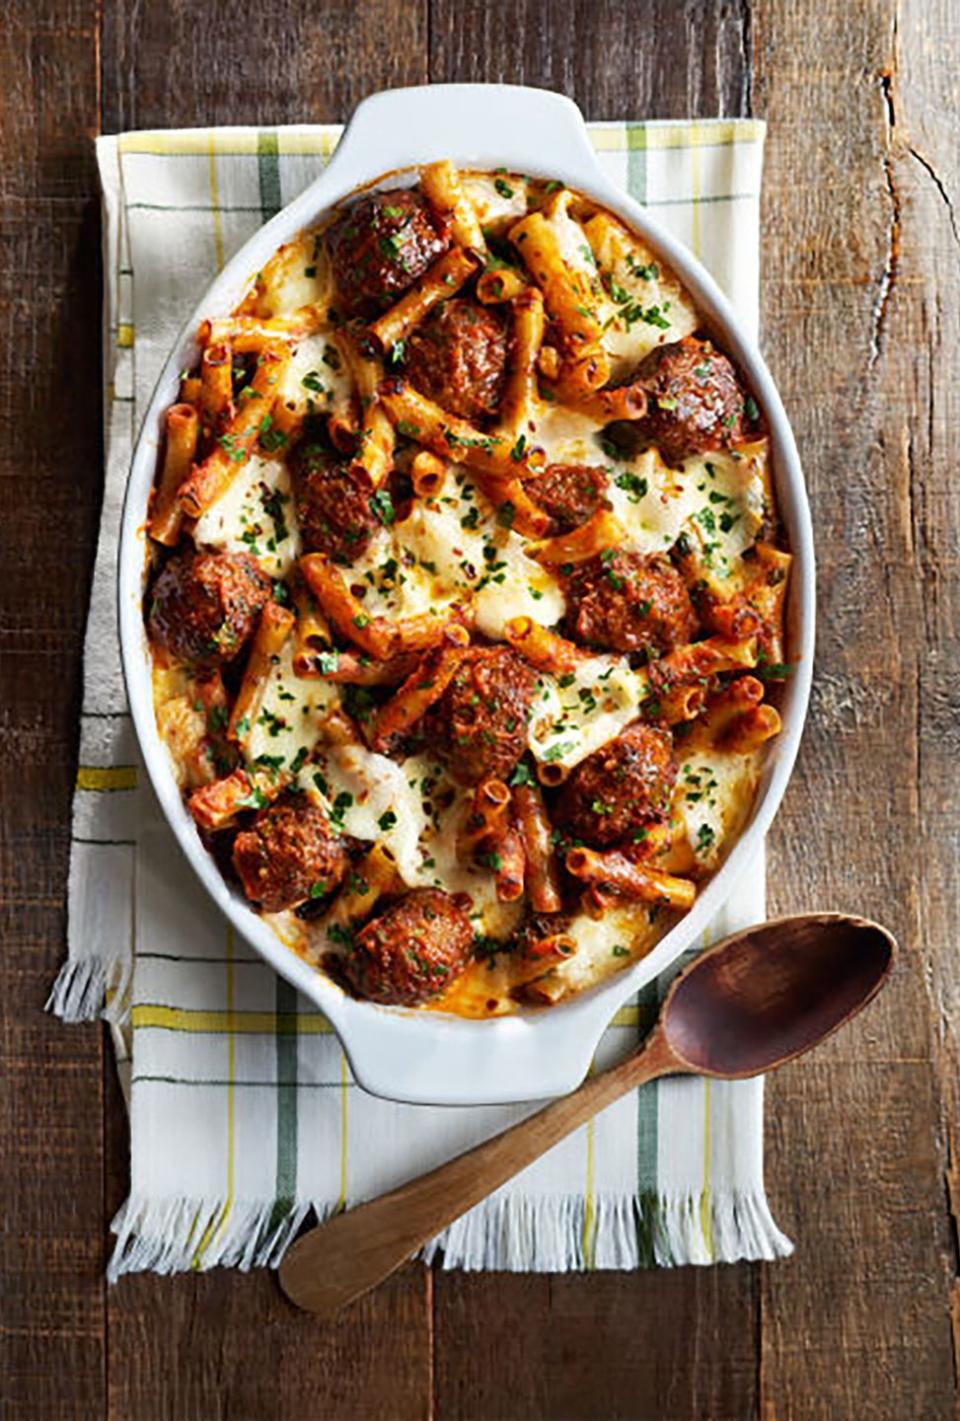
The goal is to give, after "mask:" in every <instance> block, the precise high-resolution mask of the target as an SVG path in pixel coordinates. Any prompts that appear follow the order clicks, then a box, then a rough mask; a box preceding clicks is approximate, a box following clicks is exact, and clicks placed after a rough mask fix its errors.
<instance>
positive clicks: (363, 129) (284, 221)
mask: <svg viewBox="0 0 960 1421" xmlns="http://www.w3.org/2000/svg"><path fill="white" fill-rule="evenodd" d="M439 158H451V159H452V160H453V161H454V162H456V163H458V164H462V165H465V166H469V167H474V168H486V169H488V170H489V169H493V168H497V167H506V168H508V169H510V170H511V171H516V172H524V173H529V174H531V175H534V176H546V177H550V178H559V179H560V180H561V181H563V182H564V183H566V184H568V185H569V186H571V187H573V188H578V189H580V190H581V191H582V192H584V193H585V194H587V195H589V196H590V197H593V198H595V199H597V201H599V202H601V203H603V204H604V205H605V206H606V207H608V208H609V209H610V210H611V211H612V212H614V213H617V214H618V215H619V216H620V217H622V218H623V219H624V221H626V222H627V223H629V224H630V225H631V226H632V227H634V228H635V229H636V230H637V231H638V232H639V233H640V234H641V236H642V237H643V238H644V240H645V241H646V242H647V243H648V244H649V245H650V246H651V247H652V248H653V249H654V250H655V251H657V252H658V253H659V254H661V255H662V256H663V257H664V259H665V260H666V261H667V262H668V263H669V265H670V266H672V267H673V269H674V271H675V272H676V273H677V275H678V276H679V277H680V279H681V280H682V281H683V282H684V284H685V285H686V287H687V289H688V290H689V291H690V293H691V295H692V297H693V299H694V301H695V302H696V303H697V305H698V306H699V308H700V310H701V311H702V312H703V314H704V316H705V317H706V321H707V324H708V325H709V326H710V327H712V329H713V331H714V333H715V334H716V335H717V337H718V338H719V340H720V342H721V343H722V345H723V346H724V347H725V348H726V349H727V350H728V351H729V352H730V353H731V354H732V355H733V357H734V358H735V359H736V360H737V361H738V362H739V364H740V365H741V367H742V368H743V369H744V371H745V372H746V374H747V376H748V378H749V381H750V383H751V385H752V386H753V390H754V392H755V394H756V395H757V397H758V399H759V402H760V405H761V407H762V409H763V410H764V412H765V414H766V417H767V420H768V422H769V427H770V435H771V440H772V448H773V466H774V471H775V480H776V489H777V497H778V499H779V505H780V510H781V514H782V518H783V521H784V524H785V526H786V529H787V535H788V538H789V542H790V547H791V550H792V552H793V553H794V555H795V566H794V571H793V573H792V576H791V585H790V594H789V602H788V648H789V657H790V660H791V661H792V662H795V663H796V670H795V673H794V675H793V676H792V678H791V680H790V681H789V683H788V685H787V689H786V694H785V700H784V704H783V707H782V714H783V731H782V734H781V735H780V736H778V737H777V739H776V740H775V741H773V742H772V748H771V750H770V753H769V756H768V759H767V762H766V766H765V770H764V774H763V778H762V781H761V784H760V788H759V791H758V794H757V799H756V803H755V805H754V808H753V812H752V815H751V817H750V821H749V823H748V824H747V826H746V828H745V829H744V832H743V834H742V835H741V837H740V839H739V841H738V842H737V844H736V845H735V847H734V849H733V851H732V852H731V854H730V857H729V858H728V860H727V862H726V863H725V864H724V866H723V867H722V868H721V869H720V871H719V872H718V873H717V874H716V876H715V877H714V878H713V880H712V881H711V882H710V883H709V884H708V885H707V887H706V888H705V889H704V891H703V893H702V894H701V896H700V897H699V898H698V900H697V902H696V904H695V905H694V907H693V909H692V910H691V912H690V913H688V914H687V916H686V917H685V918H683V919H682V920H681V921H680V922H679V923H678V924H677V926H676V927H674V928H673V930H672V931H671V932H670V933H668V934H667V935H666V936H665V937H664V938H663V939H662V941H661V942H660V943H658V944H657V946H656V948H655V949H654V950H653V952H651V953H650V955H649V956H647V957H646V958H644V959H642V960H641V961H640V962H638V963H637V964H636V965H635V966H634V967H632V968H631V969H628V970H626V971H624V972H622V973H621V974H619V975H618V976H615V977H612V978H609V979H608V980H606V981H605V982H603V983H602V984H601V985H600V986H598V987H596V988H593V989H592V990H590V991H587V992H584V993H583V994H581V995H580V996H577V997H574V998H572V999H571V1000H570V1001H568V1002H563V1003H560V1004H558V1005H557V1006H555V1007H552V1008H550V1009H546V1010H544V1009H540V1010H533V1011H529V1012H526V1013H522V1014H520V1015H516V1016H511V1017H501V1018H496V1019H493V1020H490V1021H471V1020H466V1019H462V1018H458V1017H453V1016H450V1015H443V1014H439V1013H436V1012H423V1011H413V1010H406V1009H400V1008H392V1007H381V1006H376V1005H374V1004H372V1003H370V1002H364V1001H356V1000H354V999H352V998H350V997H348V996H346V995H345V994H344V993H343V992H342V991H341V990H340V989H339V988H338V987H337V986H335V985H334V984H333V983H332V982H331V981H330V980H329V979H328V978H327V977H325V976H324V975H323V974H322V973H320V972H318V971H315V970H314V969H313V968H312V967H310V966H309V965H308V964H307V963H306V962H304V961H302V960H301V959H300V958H298V957H297V956H296V955H295V954H294V953H292V952H291V951H290V950H289V949H287V948H286V947H284V946H283V944H282V943H281V942H280V941H279V940H278V939H277V938H276V937H275V936H274V935H273V933H272V932H271V931H270V929H269V928H268V927H267V926H266V924H265V923H263V922H262V921H261V919H260V918H259V917H258V916H257V915H256V914H255V913H254V912H252V911H251V909H250V908H249V907H248V906H247V903H246V901H245V899H243V898H242V897H241V896H240V895H239V893H237V892H236V891H234V890H232V889H231V888H230V887H229V886H228V885H227V884H226V883H225V882H224V880H223V878H222V877H221V874H220V871H219V869H218V868H217V866H216V864H215V863H214V861H213V859H212V857H211V856H210V854H209V853H208V852H207V850H206V849H205V848H204V846H203V844H202V843H201V840H200V838H199V835H198V833H197V831H196V828H195V827H194V824H193V821H192V819H191V817H190V815H189V814H188V812H187V810H186V809H185V807H184V805H183V803H182V800H181V798H180V793H179V790H178V788H177V785H176V783H175V781H174V777H173V774H172V771H171V765H170V760H169V757H168V754H167V751H166V749H165V747H164V745H163V744H162V742H161V740H160V737H159V735H158V733H157V728H156V723H155V720H154V712H153V703H152V697H151V681H150V659H149V650H148V646H147V640H146V636H145V632H144V623H143V615H142V609H141V602H142V595H143V580H144V566H145V548H144V537H145V533H144V528H143V525H144V519H145V511H146V507H147V500H148V496H149V492H150V489H151V486H152V483H153V479H154V475H155V470H156V460H157V454H158V448H159V443H160V437H161V418H162V414H163V411H164V410H165V409H166V407H167V406H168V405H170V404H172V403H173V402H174V401H175V400H176V399H177V398H178V388H179V372H180V371H181V370H182V369H184V368H185V367H186V366H189V365H190V364H192V362H193V360H194V358H195V355H196V341H195V336H196V330H197V326H198V323H199V322H200V320H201V319H202V318H205V317H214V316H219V315H225V314H227V313H228V312H229V311H230V310H231V309H232V308H233V307H234V306H235V305H236V304H237V302H238V301H239V300H240V298H241V296H242V294H243V292H244V289H245V287H246V286H247V283H248V281H249V279H250V277H251V275H252V274H253V273H254V272H256V271H257V270H258V269H259V268H260V267H261V266H262V265H263V264H264V262H265V261H266V259H267V258H268V257H269V256H270V254H271V253H272V252H273V251H274V250H275V248H276V247H278V246H279V245H280V243H281V242H285V241H288V240H289V239H290V238H291V237H292V236H293V235H294V234H295V233H296V232H298V231H300V230H301V229H302V228H304V227H306V226H309V225H311V224H313V223H315V222H316V221H317V220H318V219H319V218H320V217H321V215H322V214H323V213H324V212H326V210H327V209H329V208H330V207H331V206H332V205H333V204H335V203H337V202H339V201H341V200H342V199H343V198H344V197H346V196H347V195H348V194H349V193H350V192H351V191H352V190H353V189H355V188H358V187H362V186H364V185H368V184H371V183H372V182H374V180H376V179H377V178H379V177H380V176H381V175H383V174H387V173H393V172H394V171H395V170H396V169H404V168H412V167H416V166H417V165H419V164H422V163H425V162H430V161H432V160H435V159H439ZM119 618H120V641H121V650H122V656H123V666H124V673H125V676H126V683H127V690H128V694H129V698H130V708H131V711H132V714H133V719H134V723H135V725H136V729H137V734H138V736H139V740H140V746H141V749H142V752H143V757H144V761H145V764H146V767H147V771H148V773H149V775H150V778H151V781H152V783H153V786H154V789H155V790H156V793H157V797H158V799H159V801H160V804H161V806H162V808H163V812H164V814H165V815H166V818H167V820H168V822H169V824H170V827H171V828H172V830H173V832H174V834H175V836H176V838H177V839H178V841H179V843H180V846H181V847H182V849H183V851H184V853H185V854H186V855H187V857H188V859H189V860H190V862H191V864H192V865H193V867H194V869H195V870H196V872H197V874H198V875H199V877H200V879H201V881H202V882H203V884H204V887H205V888H206V889H207V891H208V893H209V894H210V895H211V897H212V898H213V899H214V901H215V902H216V903H217V904H218V906H219V907H220V908H221V909H222V911H223V912H224V913H225V914H226V915H227V917H228V918H229V919H230V920H231V921H232V923H233V924H234V926H235V927H236V928H237V930H238V931H239V932H241V933H242V934H243V935H244V937H245V938H246V939H247V940H248V941H249V942H251V943H252V944H253V946H254V947H255V948H256V949H257V951H258V952H260V953H261V954H262V956H263V957H264V958H265V959H266V960H267V962H268V963H269V964H270V965H271V966H272V967H273V968H275V970H276V971H277V972H279V973H281V974H282V975H283V976H284V977H286V978H287V979H288V980H289V981H290V982H292V983H293V985H294V986H295V987H297V988H298V989H299V990H300V991H301V992H302V993H303V994H304V995H305V996H306V997H308V998H310V999H311V1000H312V1001H314V1002H316V1003H317V1005H318V1006H319V1007H320V1008H321V1009H322V1010H323V1011H324V1013H325V1014H326V1016H327V1017H328V1019H329V1020H330V1022H331V1023H332V1025H333V1027H334V1029H335V1030H336V1032H337V1034H338V1035H339V1037H340V1039H341V1041H342V1043H343V1046H344V1049H345V1050H346V1053H347V1056H348V1058H349V1060H350V1064H351V1066H352V1068H353V1071H354V1073H355V1075H356V1077H357V1079H358V1081H359V1082H360V1084H361V1085H362V1086H364V1087H365V1088H366V1089H367V1090H369V1091H372V1092H374V1093H375V1094H377V1095H383V1096H387V1097H390V1098H392V1099H395V1100H403V1101H412V1102H432V1103H436V1104H451V1105H453V1104H456V1105H465V1104H480V1103H487V1104H489V1103H494V1102H504V1101H517V1100H529V1099H534V1098H537V1097H544V1096H552V1095H559V1094H562V1093H565V1092H567V1091H570V1090H572V1089H573V1088H574V1087H575V1086H576V1085H577V1084H578V1083H579V1082H580V1081H581V1080H582V1078H583V1077H584V1075H585V1074H586V1071H587V1069H588V1067H589V1064H590V1060H591V1057H592V1055H593V1052H594V1048H595V1046H596V1044H597V1040H598V1038H599V1036H600V1034H601V1032H602V1031H603V1029H604V1027H605V1026H606V1024H607V1022H608V1021H609V1020H610V1018H611V1017H612V1015H613V1014H614V1012H615V1011H616V1009H617V1008H618V1007H619V1006H620V1005H621V1004H622V1002H623V1001H624V1000H625V999H626V998H627V997H629V996H630V995H631V994H632V993H634V992H636V991H637V989H638V988H639V987H641V986H643V985H644V983H646V982H649V981H650V980H651V979H652V978H653V977H655V976H656V975H657V974H658V973H659V972H662V971H663V970H664V968H666V967H669V966H670V964H671V963H673V962H674V961H675V960H676V959H677V958H678V957H679V956H680V954H681V953H682V952H683V951H684V950H685V949H686V948H688V947H689V946H690V945H691V944H692V943H695V942H697V941H698V940H699V938H700V935H701V933H702V932H703V930H704V928H706V926H707V925H708V923H709V922H710V920H711V918H712V917H713V916H714V914H715V913H716V912H717V910H718V909H719V908H720V906H721V905H722V904H723V902H724V901H725V900H726V899H727V897H728V896H729V895H730V893H731V891H732V890H733V889H734V887H735V886H736V883H737V880H738V878H739V877H740V875H741V874H742V873H743V872H744V870H745V869H747V868H748V866H749V865H750V864H751V862H752V861H753V858H754V855H755V853H756V851H757V849H758V847H759V845H760V841H761V840H762V838H763V835H764V834H765V832H766V830H767V829H768V827H769V825H770V821H771V820H772V818H773V816H774V813H775V811H776V809H777V806H778V805H779V803H780V800H781V798H782V796H783V792H784V789H785V788H786V784H787V781H788V779H789V776H790V772H791V769H792V767H793V762H794V759H795V757H796V753H797V748H798V745H799V742H800V735H801V731H802V727H803V720H804V716H805V713H806V707H807V700H808V695H809V688H810V676H811V669H812V662H813V639H814V562H813V542H812V534H811V527H810V514H809V509H808V506H807V497H806V490H805V488H804V482H803V473H802V470H801V467H800V461H799V458H798V456H797V451H796V446H795V444H794V440H793V434H792V432H791V429H790V425H789V423H788V421H787V417H786V414H785V412H784V409H783V405H782V404H781V401H780V397H779V395H778V394H777V391H776V388H775V387H774V384H773V381H772V380H771V378H770V375H769V372H768V371H767V367H766V365H765V364H764V362H763V359H762V357H761V356H760V353H759V351H758V349H757V347H756V345H755V343H754V342H753V340H752V339H751V338H750V337H749V336H748V335H747V334H746V333H745V332H744V331H743V329H742V327H741V326H740V324H739V322H738V320H737V317H736V315H735V313H734V311H733V310H732V309H731V307H730V306H729V304H728V303H727V301H726V299H725V298H724V296H723V295H722V294H721V292H720V291H719V289H718V288H717V286H716V285H715V283H714V282H713V280H712V279H711V278H710V276H709V275H708V274H707V273H706V272H705V271H704V269H703V268H702V267H701V266H700V265H699V263H698V262H696V261H695V260H694V258H693V257H692V256H691V255H690V253H689V252H688V251H686V250H685V249H684V248H683V247H682V246H680V245H679V244H678V243H677V242H676V241H675V240H674V239H673V238H672V237H671V236H669V235H668V234H667V233H666V232H664V231H662V230H661V228H660V227H659V226H658V225H657V224H656V222H654V221H653V220H652V219H651V218H650V217H649V216H648V214H647V213H646V211H645V210H644V209H643V208H641V207H640V206H639V204H638V203H636V202H634V201H633V199H632V198H630V197H628V196H627V195H626V194H625V193H624V192H622V191H621V190H620V189H619V188H617V187H615V186H614V185H613V184H612V183H611V182H610V181H609V179H608V178H606V177H605V176H604V174H603V172H602V171H601V169H600V167H599V166H598V164H597V161H596V158H595V156H594V153H593V149H592V148H591V146H590V142H589V139H588V136H587V132H586V128H585V125H584V121H583V116H582V115H581V113H580V110H579V109H578V108H577V107H576V105H575V104H573V103H572V102H571V101H570V100H569V99H566V98H564V97H562V96H561V95H559V94H554V93H550V92H548V91H546V90H541V89H527V88H519V87H513V86H508V85H497V84H490V85H485V84H449V85H447V84H444V85H434V86H428V87H424V88H414V89H397V90H393V91H389V92H386V93H382V94H375V95H374V96H373V97H371V98H369V99H366V100H365V101H364V102H363V103H362V104H360V106H359V107H358V108H357V110H356V112H355V113H354V115H353V117H352V119H351V121H350V123H349V125H348V127H347V129H346V131H345V133H344V135H343V137H342V139H341V141H340V144H339V146H338V147H337V150H336V152H335V154H334V156H333V159H332V160H331V162H330V164H329V165H328V167H327V168H326V169H325V171H324V172H323V174H322V175H321V176H320V177H319V178H318V179H317V181H316V182H314V183H313V184H312V185H311V186H310V187H309V188H307V190H306V191H305V192H303V193H302V194H301V195H300V196H299V197H298V198H297V199H296V200H295V201H294V202H292V203H290V205H289V206H288V207H286V208H284V210H283V211H282V212H280V213H278V214H277V216H276V217H274V218H273V219H272V220H271V221H270V222H268V223H267V224H266V226H264V227H263V228H261V229H260V231H259V232H257V233H256V235H255V236H254V237H252V238H251V239H250V241H249V242H247V244H246V246H244V247H243V248H242V249H241V251H239V252H238V253H237V255H236V256H235V257H234V258H233V259H232V260H231V261H230V262H229V263H228V264H227V266H226V267H225V268H224V270H223V271H222V272H221V273H220V275H219V276H218V277H217V279H216V281H215V282H214V283H213V284H212V286H211V287H210V288H209V290H208V291H207V292H206V294H205V295H204V297H203V299H202V300H201V302H200V303H199V305H198V306H197V308H196V310H195V311H194V312H193V313H192V314H191V316H190V317H189V319H188V320H187V322H186V324H185V325H184V327H183V330H182V331H181V334H180V337H179V339H178V340H177V342H176V345H175V346H174V348H173V350H172V351H171V353H170V358H169V360H168V361H167V363H166V365H165V366H164V369H163V373H162V374H161V376H160V379H159V381H158V383H157V387H156V390H155V391H154V394H153V398H152V400H151V402H150V407H149V409H148V410H147V412H146V416H145V418H144V422H143V427H142V429H141V432H140V436H139V439H138V442H137V447H136V450H135V452H134V456H133V462H132V466H131V471H130V479H129V484H128V487H127V495H126V502H125V506H124V512H123V521H122V529H121V541H120V559H119Z"/></svg>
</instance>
